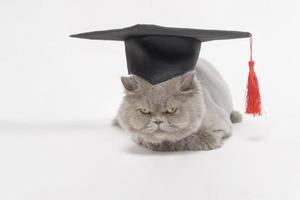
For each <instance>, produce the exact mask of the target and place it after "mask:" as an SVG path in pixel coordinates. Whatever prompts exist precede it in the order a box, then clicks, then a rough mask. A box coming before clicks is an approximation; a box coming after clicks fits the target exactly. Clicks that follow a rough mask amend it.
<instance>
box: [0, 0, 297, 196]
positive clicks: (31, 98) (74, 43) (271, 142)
mask: <svg viewBox="0 0 300 200" xmlns="http://www.w3.org/2000/svg"><path fill="white" fill-rule="evenodd" d="M299 10H300V3H299V1H297V0H286V1H276V0H275V1H274V0H273V1H269V0H265V1H263V0H251V1H241V0H226V1H216V0H209V1H208V0H207V1H204V0H197V1H182V0H181V1H179V0H164V1H162V0H160V1H158V0H157V1H145V0H131V1H116V0H109V1H103V0H102V1H99V0H94V1H87V0H81V1H79V0H78V1H76V0H74V1H71V0H26V1H21V0H1V1H0V24H1V26H0V27H1V28H0V30H1V33H0V36H1V37H0V199H1V200H17V199H18V200H19V199H22V200H23V199H26V200H27V199H28V200H35V199H36V200H46V199H47V200H53V199H55V200H60V199H62V200H66V199H72V200H77V199H78V200H79V199H80V200H93V199H95V200H96V199H131V200H135V199H151V200H152V199H172V200H173V199H178V200H181V199H191V200H193V199H205V200H206V199H213V200H219V199H222V200H235V199H236V200H240V199H243V200H244V199H249V200H250V199H251V200H252V199H253V200H267V199H272V200H275V199H289V200H290V199H291V200H292V199H299V198H300V159H299V157H300V147H299V146H300V135H299V134H300V131H299V128H298V124H299V118H300V114H299V107H300V106H299V105H300V104H299V102H300V95H299V84H300V74H299V52H300V49H299V42H300V39H299V35H300V28H299V19H300V12H299ZM137 23H150V24H158V25H163V26H174V27H190V28H208V29H225V30H240V31H250V32H252V33H253V35H254V59H255V61H256V66H255V67H256V72H257V74H258V77H259V80H260V87H261V93H262V99H263V106H264V115H263V116H262V117H259V118H253V117H249V116H245V119H244V122H243V123H242V124H238V125H236V126H234V133H233V137H232V138H230V139H229V140H228V141H226V143H225V145H224V147H222V148H221V149H218V150H215V151H210V152H181V153H157V152H151V151H148V150H147V149H144V148H142V147H139V146H137V145H135V144H133V143H132V142H131V141H130V139H129V136H128V135H127V134H126V133H125V132H124V131H122V130H118V129H116V128H113V127H111V120H112V119H113V118H114V116H115V114H116V111H117V109H118V105H119V103H120V101H121V98H122V95H123V94H122V85H121V84H120V80H119V79H120V76H121V75H126V73H127V71H126V59H125V52H124V44H123V43H122V42H111V41H89V40H80V39H74V38H69V37H68V35H69V34H73V33H80V32H86V31H94V30H103V29H111V28H122V27H126V26H130V25H134V24H137ZM201 57H203V58H206V59H208V60H209V61H211V62H212V63H213V64H215V66H216V67H217V68H218V70H219V71H220V72H221V73H222V74H223V76H224V77H225V79H226V80H227V82H228V84H229V86H230V88H231V90H232V94H233V98H234V101H235V107H236V109H238V110H240V111H243V110H244V95H245V87H246V78H247V75H248V66H247V61H248V59H249V41H248V40H247V39H240V40H231V41H218V42H209V43H204V44H203V45H202V50H201Z"/></svg>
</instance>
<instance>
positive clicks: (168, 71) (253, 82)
mask: <svg viewBox="0 0 300 200" xmlns="http://www.w3.org/2000/svg"><path fill="white" fill-rule="evenodd" d="M71 37H76V38H84V39H92V40H117V41H124V42H125V52H126V60H127V69H128V73H129V74H134V75H138V76H140V77H142V78H144V79H145V80H147V81H148V82H150V83H151V84H153V85H155V84H158V83H161V82H163V81H167V80H169V79H171V78H173V77H176V76H179V75H182V74H184V73H186V72H188V71H191V70H193V69H194V67H195V65H196V62H197V59H198V56H199V52H200V47H201V44H202V43H203V42H207V41H212V40H226V39H237V38H249V37H250V38H251V39H250V42H251V45H250V47H251V51H252V37H251V33H249V32H240V31H223V30H204V29H190V28H170V27H162V26H156V25H145V24H138V25H134V26H131V27H127V28H123V29H113V30H105V31H94V32H86V33H80V34H74V35H71ZM250 57H251V58H250V61H249V66H250V72H249V77H248V92H247V109H246V112H247V113H251V114H254V115H257V114H258V115H259V114H260V113H261V111H260V95H259V90H258V83H257V78H256V75H255V72H254V70H253V66H254V61H253V60H252V52H251V56H250Z"/></svg>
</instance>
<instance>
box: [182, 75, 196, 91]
mask: <svg viewBox="0 0 300 200" xmlns="http://www.w3.org/2000/svg"><path fill="white" fill-rule="evenodd" d="M194 88H195V72H194V71H191V72H187V73H185V74H184V75H182V79H181V83H180V87H179V90H180V91H182V92H187V91H190V90H192V89H194Z"/></svg>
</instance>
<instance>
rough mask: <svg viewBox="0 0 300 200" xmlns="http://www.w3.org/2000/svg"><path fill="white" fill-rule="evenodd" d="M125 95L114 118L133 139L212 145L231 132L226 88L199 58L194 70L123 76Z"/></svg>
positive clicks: (185, 146) (173, 145)
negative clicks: (167, 75)
mask: <svg viewBox="0 0 300 200" xmlns="http://www.w3.org/2000/svg"><path fill="white" fill-rule="evenodd" d="M121 80H122V83H123V85H124V88H125V96H124V99H123V102H122V103H121V106H120V109H119V113H118V117H117V121H118V124H119V125H120V126H121V127H122V128H124V129H125V130H127V131H129V132H130V133H131V135H132V139H133V141H134V142H136V143H138V144H140V145H143V146H145V147H147V148H150V149H152V150H157V151H184V150H211V149H216V148H219V147H221V146H222V143H223V139H224V138H226V137H229V136H230V135H231V130H232V128H231V125H232V122H240V121H241V119H242V118H241V114H240V113H238V112H237V111H233V108H232V100H231V95H230V92H229V89H228V87H227V85H226V83H225V81H224V80H223V78H222V77H221V76H220V75H219V74H218V72H217V71H216V70H215V69H214V68H213V67H212V66H211V65H210V64H209V63H207V62H206V61H204V60H202V59H199V61H198V63H197V65H196V68H195V70H194V71H191V72H188V73H186V74H184V75H182V76H178V77H175V78H173V79H170V80H168V81H165V82H162V83H159V84H157V85H151V84H150V83H148V82H147V81H145V80H144V79H142V78H141V77H138V76H135V75H132V76H130V77H122V78H121Z"/></svg>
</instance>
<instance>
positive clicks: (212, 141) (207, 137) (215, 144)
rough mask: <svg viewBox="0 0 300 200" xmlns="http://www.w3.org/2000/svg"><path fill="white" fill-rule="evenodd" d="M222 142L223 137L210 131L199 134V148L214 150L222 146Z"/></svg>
mask: <svg viewBox="0 0 300 200" xmlns="http://www.w3.org/2000/svg"><path fill="white" fill-rule="evenodd" d="M222 144H223V141H222V138H220V137H217V136H215V135H213V134H211V133H209V132H201V133H199V134H198V150H202V151H208V150H213V149H217V148H220V147H221V146H222Z"/></svg>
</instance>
